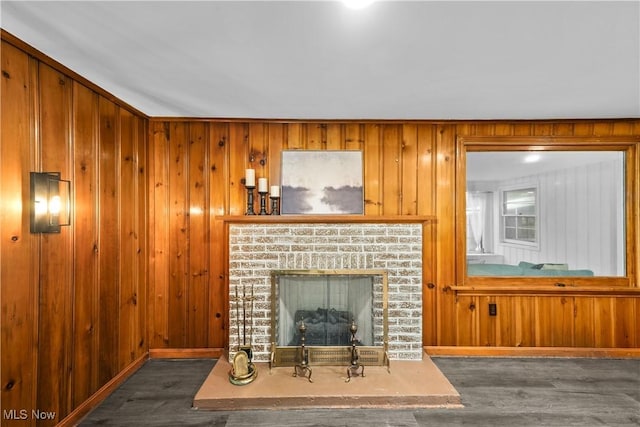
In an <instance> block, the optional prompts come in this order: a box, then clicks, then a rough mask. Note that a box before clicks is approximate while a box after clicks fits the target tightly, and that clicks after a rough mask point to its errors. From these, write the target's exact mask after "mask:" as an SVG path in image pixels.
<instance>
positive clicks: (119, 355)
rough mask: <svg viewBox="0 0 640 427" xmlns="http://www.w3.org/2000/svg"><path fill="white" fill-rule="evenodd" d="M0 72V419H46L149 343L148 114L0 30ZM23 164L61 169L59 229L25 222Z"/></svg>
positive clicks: (63, 411) (79, 399) (60, 414)
mask: <svg viewBox="0 0 640 427" xmlns="http://www.w3.org/2000/svg"><path fill="white" fill-rule="evenodd" d="M3 38H4V37H3ZM0 79H1V81H2V99H1V108H2V115H1V122H0V128H1V129H2V135H1V140H0V153H1V162H0V198H1V200H2V202H1V203H2V206H1V215H0V218H1V219H0V226H1V230H0V238H1V240H0V258H1V262H2V265H1V269H2V270H1V280H2V283H1V292H2V297H1V306H2V311H1V321H2V338H1V346H2V384H1V385H2V391H1V393H2V411H3V412H2V416H3V419H2V425H3V426H5V425H6V426H10V425H20V426H26V425H35V423H36V420H35V419H34V418H33V417H32V412H31V411H32V410H40V411H46V412H54V413H55V419H54V420H50V421H39V422H38V425H54V424H55V423H57V422H59V421H60V420H62V419H63V418H64V417H65V416H66V415H67V414H69V413H70V412H71V411H72V410H73V409H74V408H76V407H78V405H80V404H81V403H83V402H85V401H86V400H87V398H89V397H90V396H91V395H92V394H93V393H95V392H96V391H97V390H98V389H99V388H100V387H101V386H103V385H104V384H105V383H107V382H108V381H110V380H111V379H113V378H114V377H115V376H116V375H117V374H118V373H120V372H121V371H122V370H123V369H124V368H126V367H127V366H129V365H131V363H132V362H133V361H135V360H137V359H139V358H140V357H142V356H144V355H145V354H146V353H147V351H148V343H147V339H146V337H147V330H146V328H147V319H146V305H147V294H146V292H147V259H148V256H147V252H146V251H147V216H146V210H147V203H146V198H147V189H146V185H147V181H148V178H147V171H146V167H145V165H146V159H147V155H146V148H147V134H148V130H147V123H148V121H147V119H146V117H143V116H141V115H140V114H139V113H135V112H132V111H130V110H128V109H126V108H122V107H121V106H119V105H118V104H116V103H114V102H113V101H112V100H109V99H107V98H106V97H104V96H102V95H99V94H98V93H97V92H95V91H94V90H92V89H90V88H88V87H87V86H85V85H83V84H82V83H80V82H78V81H77V80H75V79H73V78H71V77H69V76H68V75H65V74H64V73H62V72H60V71H57V70H56V69H55V68H53V67H52V66H49V65H47V64H46V63H43V62H40V61H39V60H37V59H35V58H34V57H32V56H30V55H29V54H28V53H26V52H25V51H23V50H21V49H19V48H17V47H15V46H13V45H12V44H10V43H8V42H5V41H4V40H3V42H2V75H1V76H0ZM30 171H58V172H61V174H62V178H63V179H68V180H71V190H72V224H71V226H69V227H62V231H61V232H60V233H59V234H30V232H29V212H30V210H29V205H30V203H29V197H30V193H29V191H30V190H29V172H30ZM11 410H15V411H20V410H26V411H27V412H26V416H27V419H26V420H10V419H8V418H10V412H7V411H11ZM14 415H17V417H20V416H21V414H20V412H18V413H17V414H16V413H14Z"/></svg>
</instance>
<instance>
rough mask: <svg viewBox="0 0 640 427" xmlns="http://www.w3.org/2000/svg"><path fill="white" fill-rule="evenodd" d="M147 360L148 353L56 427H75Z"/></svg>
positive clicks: (121, 372)
mask: <svg viewBox="0 0 640 427" xmlns="http://www.w3.org/2000/svg"><path fill="white" fill-rule="evenodd" d="M147 360H149V353H145V354H143V355H142V356H140V358H138V359H137V360H135V361H134V362H132V363H131V364H130V365H129V366H127V367H126V368H124V369H123V370H122V371H120V372H119V373H118V375H116V376H115V377H113V378H111V380H110V381H109V382H108V383H106V384H105V385H103V386H102V387H100V389H99V390H98V391H96V392H95V393H93V394H92V395H91V396H90V397H89V398H88V399H87V400H85V401H84V402H82V403H81V404H80V405H79V406H78V407H77V408H76V409H74V410H73V411H72V412H71V413H70V414H69V415H67V416H66V417H65V418H64V419H63V420H62V421H60V422H59V423H58V424H56V427H67V426H69V427H70V426H75V425H77V424H78V423H80V421H82V418H84V417H85V416H86V415H87V414H88V413H89V412H91V410H92V409H93V408H95V407H96V406H98V405H99V404H100V403H102V401H103V400H105V399H106V398H107V397H108V396H109V395H110V394H111V393H113V391H114V390H115V389H116V388H118V386H120V384H122V383H123V382H125V381H126V380H127V378H129V377H130V376H131V375H133V374H134V373H135V372H136V371H137V370H138V369H140V367H141V366H142V365H143V364H144V362H146V361H147Z"/></svg>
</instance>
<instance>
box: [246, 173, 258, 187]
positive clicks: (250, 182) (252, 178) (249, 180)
mask: <svg viewBox="0 0 640 427" xmlns="http://www.w3.org/2000/svg"><path fill="white" fill-rule="evenodd" d="M244 181H245V183H244V185H245V186H247V187H255V186H256V171H255V169H246V170H245V171H244Z"/></svg>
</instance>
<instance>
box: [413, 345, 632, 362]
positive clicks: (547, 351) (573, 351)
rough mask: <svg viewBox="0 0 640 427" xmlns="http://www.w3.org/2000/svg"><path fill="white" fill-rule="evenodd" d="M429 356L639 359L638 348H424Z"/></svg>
mask: <svg viewBox="0 0 640 427" xmlns="http://www.w3.org/2000/svg"><path fill="white" fill-rule="evenodd" d="M424 350H425V352H426V353H427V354H428V355H429V356H460V357H465V356H473V357H603V358H605V357H610V358H619V359H634V358H640V348H592V347H589V348H579V347H456V346H426V347H424Z"/></svg>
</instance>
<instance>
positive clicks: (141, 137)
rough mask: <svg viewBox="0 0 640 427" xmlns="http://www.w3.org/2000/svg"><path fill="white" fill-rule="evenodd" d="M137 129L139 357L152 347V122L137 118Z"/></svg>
mask: <svg viewBox="0 0 640 427" xmlns="http://www.w3.org/2000/svg"><path fill="white" fill-rule="evenodd" d="M135 121H136V124H137V132H136V149H135V153H136V167H137V173H138V178H137V182H136V215H137V224H136V227H137V229H136V235H137V239H136V242H137V249H136V263H137V272H138V277H137V284H136V286H137V290H138V304H137V306H136V307H137V311H136V315H137V323H138V329H137V331H136V338H135V343H136V345H137V347H136V355H135V358H136V359H139V358H140V357H141V356H142V355H143V354H144V353H145V352H147V351H148V350H149V344H148V341H147V337H148V320H147V311H148V305H149V304H148V301H149V293H148V283H149V269H148V259H149V258H148V253H147V247H148V244H149V239H148V236H149V223H148V221H147V212H148V208H149V205H148V202H147V200H148V199H147V194H148V177H147V175H148V156H147V147H148V146H149V140H148V135H149V132H148V126H147V123H148V121H147V120H146V119H143V118H141V117H136V120H135Z"/></svg>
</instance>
